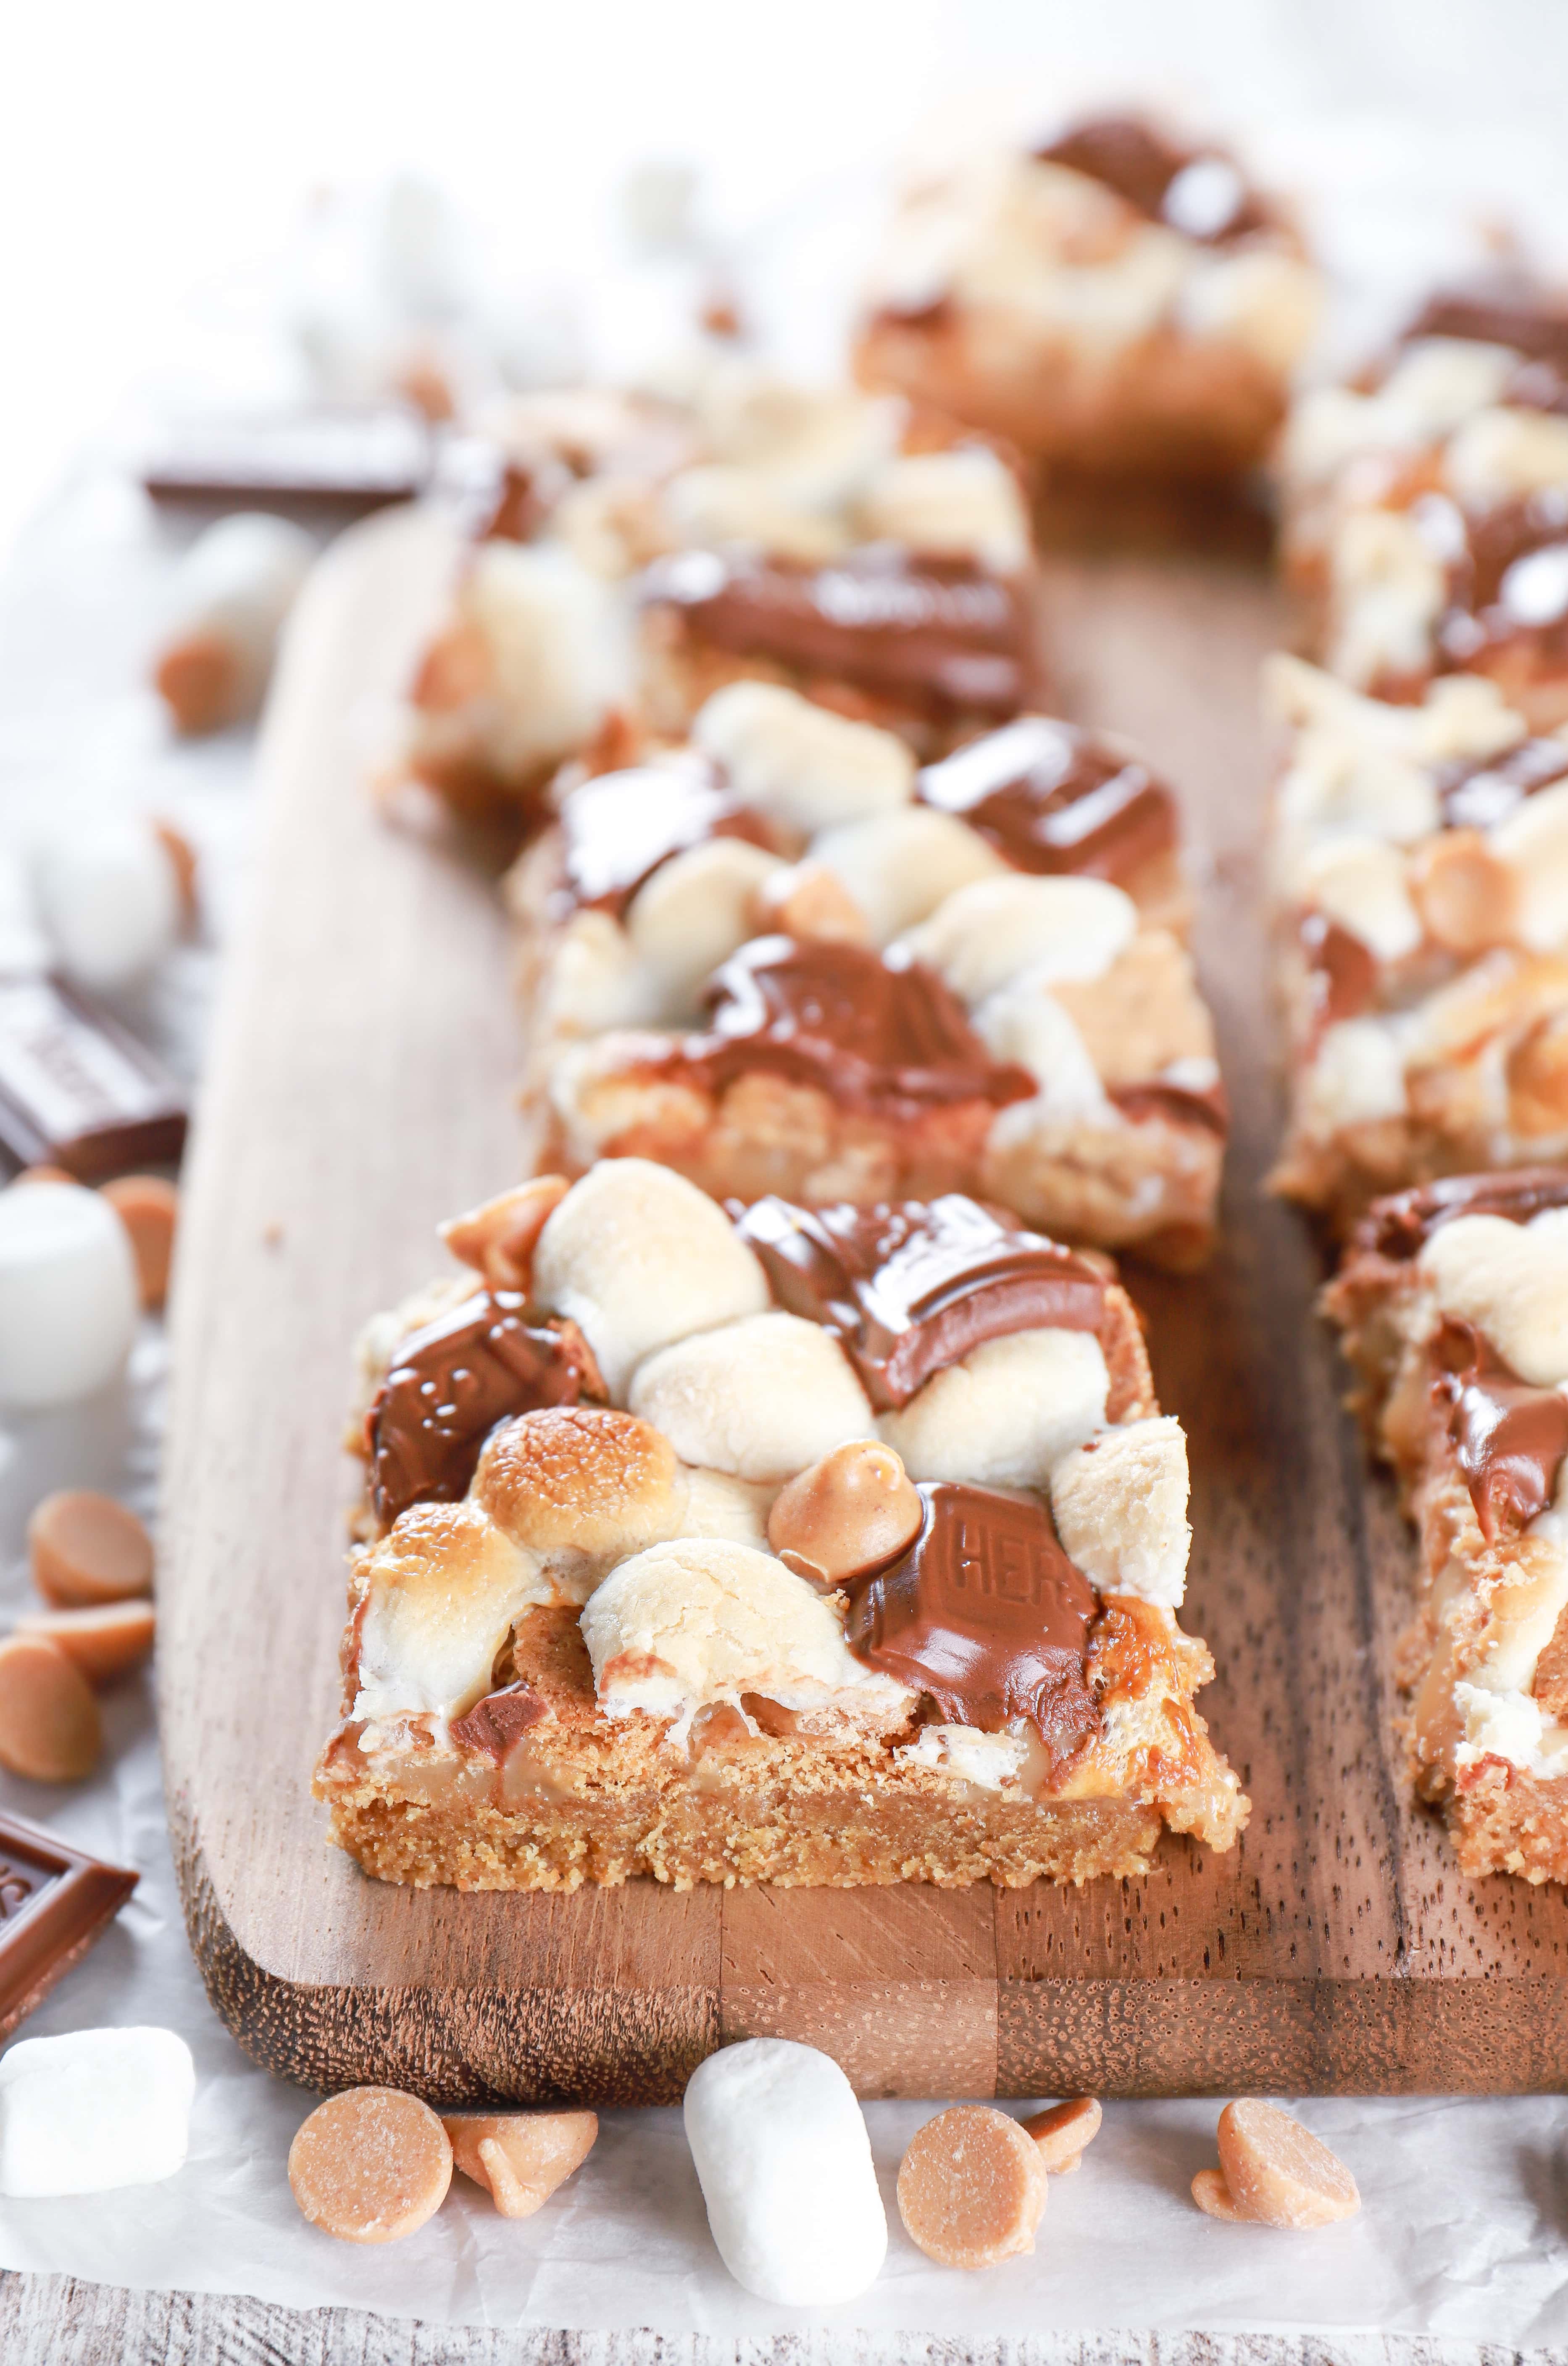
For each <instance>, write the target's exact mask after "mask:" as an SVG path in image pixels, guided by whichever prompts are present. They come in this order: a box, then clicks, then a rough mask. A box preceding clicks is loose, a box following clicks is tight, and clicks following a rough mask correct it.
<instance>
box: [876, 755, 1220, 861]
mask: <svg viewBox="0 0 1568 2366" xmlns="http://www.w3.org/2000/svg"><path fill="white" fill-rule="evenodd" d="M915 794H916V796H917V797H918V798H919V801H920V802H921V803H922V804H924V805H928V806H935V807H936V808H937V809H938V811H939V812H942V813H950V814H954V815H956V816H957V817H958V819H959V820H960V821H964V822H967V823H968V825H969V828H971V829H973V830H976V831H977V832H978V833H979V835H980V837H982V838H983V839H986V840H987V843H988V844H989V845H991V846H994V847H995V849H996V851H997V852H998V854H999V855H1000V856H1001V857H1002V860H1003V861H1004V862H1010V863H1011V865H1012V867H1013V869H1014V870H1015V871H1030V872H1043V873H1060V872H1077V873H1080V874H1082V875H1084V876H1087V877H1089V878H1096V879H1111V880H1114V881H1115V882H1116V883H1117V884H1122V882H1124V881H1126V880H1127V879H1130V878H1131V877H1132V876H1133V875H1134V873H1136V872H1137V871H1139V870H1140V869H1141V868H1142V867H1143V865H1144V864H1145V863H1146V862H1150V861H1152V860H1153V858H1154V857H1155V856H1156V855H1159V854H1164V853H1168V851H1170V849H1171V848H1172V847H1174V846H1175V844H1176V800H1175V798H1174V797H1173V796H1172V794H1171V793H1170V791H1169V789H1168V788H1167V786H1166V785H1165V783H1164V782H1163V781H1158V780H1156V778H1155V776H1154V774H1153V773H1152V772H1149V770H1148V768H1147V767H1146V766H1145V765H1144V764H1142V763H1140V762H1139V761H1138V760H1137V758H1136V757H1134V756H1132V755H1130V754H1128V752H1127V751H1126V750H1125V749H1122V748H1119V747H1118V746H1117V745H1116V744H1115V742H1114V741H1111V740H1109V739H1103V738H1100V736H1099V734H1098V733H1095V732H1092V731H1079V730H1077V729H1076V728H1075V727H1074V726H1073V725H1072V724H1070V723H1059V722H1057V721H1056V720H1055V717H1054V716H1051V715H1021V716H1020V717H1019V719H1018V721H1017V722H1016V723H1008V724H1004V725H1003V727H1002V728H1001V729H1000V730H999V731H990V732H987V734H986V736H985V738H981V739H975V740H972V741H971V742H970V744H969V745H968V746H967V747H966V748H961V749H959V750H958V752H957V753H956V754H955V755H953V756H947V757H944V758H943V759H942V761H941V762H940V763H936V764H928V765H927V766H926V767H925V769H924V771H923V772H920V773H919V775H918V776H917V779H916V783H915Z"/></svg>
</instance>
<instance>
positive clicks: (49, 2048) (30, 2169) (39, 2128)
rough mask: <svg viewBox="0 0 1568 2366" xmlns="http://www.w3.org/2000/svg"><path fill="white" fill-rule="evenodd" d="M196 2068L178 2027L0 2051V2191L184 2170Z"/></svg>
mask: <svg viewBox="0 0 1568 2366" xmlns="http://www.w3.org/2000/svg"><path fill="white" fill-rule="evenodd" d="M195 2093H196V2066H195V2064H194V2063H193V2062H192V2060H191V2054H190V2048H189V2046H188V2045H186V2042H185V2040H184V2038H183V2037H176V2036H175V2033H174V2031H173V2030H172V2029H78V2030H73V2031H72V2032H71V2034H69V2035H68V2036H65V2037H24V2038H23V2039H22V2040H21V2041H20V2043H19V2044H17V2045H13V2046H11V2047H10V2048H9V2049H8V2050H7V2052H6V2054H4V2055H0V2193H4V2194H6V2195H8V2196H9V2197H11V2199H13V2200H16V2201H22V2200H28V2201H31V2200H35V2199H39V2198H41V2197H43V2196H46V2195H52V2194H62V2193H107V2192H110V2191H113V2190H114V2189H115V2188H116V2187H118V2186H124V2185H157V2184H159V2183H160V2182H161V2181H162V2180H163V2179H164V2178H165V2177H173V2176H174V2175H175V2171H176V2170H177V2169H183V2168H184V2166H185V2158H186V2148H187V2146H188V2144H189V2141H190V2107H191V2101H192V2099H193V2098H194V2096H195Z"/></svg>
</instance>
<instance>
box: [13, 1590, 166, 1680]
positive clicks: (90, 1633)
mask: <svg viewBox="0 0 1568 2366" xmlns="http://www.w3.org/2000/svg"><path fill="white" fill-rule="evenodd" d="M153 1632H154V1621H153V1615H152V1604H151V1603H150V1602H104V1603H100V1604H99V1605H98V1606H96V1608H95V1609H92V1610H28V1611H24V1613H23V1614H22V1616H21V1617H20V1618H18V1619H17V1634H18V1635H42V1636H44V1637H46V1638H47V1639H48V1640H49V1641H50V1642H51V1643H57V1644H58V1645H59V1647H60V1649H61V1650H62V1651H63V1652H64V1654H65V1656H66V1658H67V1659H68V1660H70V1661H72V1662H74V1664H75V1665H76V1666H77V1667H78V1668H80V1669H81V1671H82V1673H83V1674H84V1675H85V1677H86V1679H87V1682H88V1683H89V1684H112V1683H113V1682H114V1680H115V1678H116V1677H117V1676H125V1675H129V1674H130V1671H131V1669H132V1668H139V1667H140V1666H141V1662H142V1661H143V1660H145V1659H146V1657H147V1655H148V1653H149V1652H150V1651H152V1637H153Z"/></svg>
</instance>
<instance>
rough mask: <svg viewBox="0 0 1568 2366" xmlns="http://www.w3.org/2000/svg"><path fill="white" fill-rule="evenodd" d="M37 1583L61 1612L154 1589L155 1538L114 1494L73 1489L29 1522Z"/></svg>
mask: <svg viewBox="0 0 1568 2366" xmlns="http://www.w3.org/2000/svg"><path fill="white" fill-rule="evenodd" d="M28 1553H29V1554H30V1556H31V1559H32V1570H33V1583H34V1584H35V1585H36V1586H37V1587H38V1590H39V1593H40V1594H42V1596H43V1598H44V1600H45V1601H46V1602H52V1603H53V1604H54V1606H55V1608H56V1609H57V1610H86V1609H90V1608H92V1607H93V1606H95V1605H96V1604H98V1603H101V1602H123V1601H126V1600H127V1599H128V1598H130V1596H131V1595H134V1594H150V1593H151V1592H152V1538H151V1537H150V1536H149V1535H148V1533H147V1531H146V1529H145V1528H144V1527H142V1525H141V1521H140V1520H139V1519H138V1518H137V1516H136V1515H135V1513H134V1512H130V1511H127V1509H126V1507H125V1505H124V1504H117V1503H116V1502H115V1500H114V1497H113V1496H112V1495H99V1494H96V1493H94V1492H93V1490H92V1489H91V1488H90V1487H71V1488H66V1489H65V1490H63V1491H62V1493H60V1494H57V1495H46V1496H45V1497H44V1499H43V1501H42V1503H41V1504H39V1506H38V1508H37V1510H36V1511H35V1512H34V1514H33V1515H32V1518H31V1519H30V1520H29V1521H28Z"/></svg>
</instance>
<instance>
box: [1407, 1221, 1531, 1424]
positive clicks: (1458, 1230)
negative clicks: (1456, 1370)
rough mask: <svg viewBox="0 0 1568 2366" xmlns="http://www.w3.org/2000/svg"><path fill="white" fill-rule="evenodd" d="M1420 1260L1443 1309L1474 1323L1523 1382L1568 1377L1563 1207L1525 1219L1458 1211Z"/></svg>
mask: <svg viewBox="0 0 1568 2366" xmlns="http://www.w3.org/2000/svg"><path fill="white" fill-rule="evenodd" d="M1419 1262H1420V1266H1421V1269H1422V1271H1423V1272H1424V1273H1425V1274H1426V1275H1427V1279H1429V1280H1430V1282H1431V1283H1432V1286H1433V1288H1434V1290H1436V1292H1437V1299H1438V1306H1439V1307H1440V1308H1441V1310H1442V1312H1443V1313H1445V1314H1452V1315H1455V1316H1457V1317H1459V1318H1460V1320H1461V1321H1463V1322H1467V1323H1473V1324H1475V1327H1476V1329H1477V1330H1478V1331H1479V1332H1481V1334H1482V1335H1483V1337H1484V1338H1486V1339H1488V1340H1490V1341H1491V1343H1492V1346H1494V1347H1495V1349H1496V1351H1497V1353H1498V1355H1499V1356H1501V1357H1502V1358H1503V1361H1504V1362H1505V1363H1506V1364H1508V1365H1511V1366H1512V1368H1513V1369H1514V1370H1515V1371H1516V1372H1517V1374H1518V1375H1519V1378H1520V1379H1521V1380H1529V1381H1530V1382H1531V1383H1532V1384H1533V1385H1534V1386H1535V1387H1537V1388H1543V1389H1546V1388H1554V1387H1556V1386H1557V1385H1558V1383H1559V1382H1561V1381H1562V1380H1568V1209H1564V1208H1547V1209H1544V1210H1543V1211H1541V1213H1540V1215H1539V1216H1532V1217H1531V1219H1530V1221H1529V1223H1528V1224H1511V1223H1509V1222H1508V1220H1507V1218H1506V1216H1456V1217H1454V1219H1453V1221H1452V1222H1450V1223H1447V1224H1442V1225H1439V1227H1438V1230H1437V1231H1436V1232H1435V1233H1434V1234H1432V1237H1431V1239H1430V1240H1429V1241H1427V1244H1426V1245H1425V1247H1424V1248H1423V1249H1422V1251H1421V1256H1420V1259H1419Z"/></svg>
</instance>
